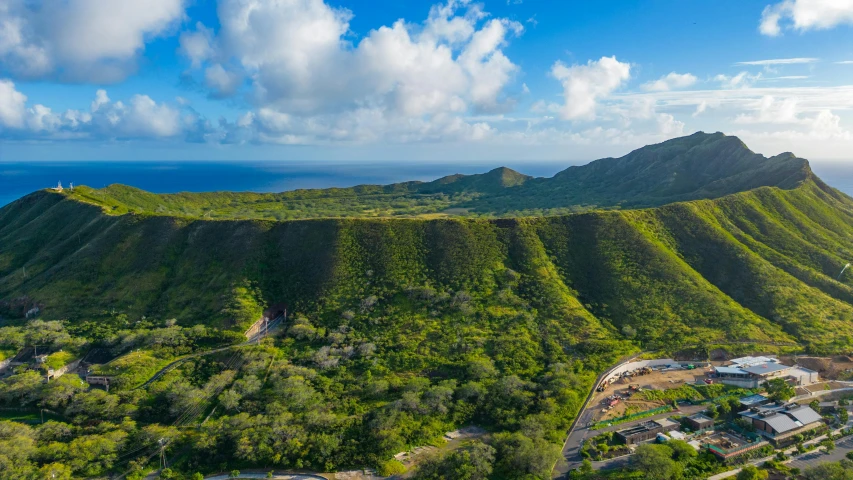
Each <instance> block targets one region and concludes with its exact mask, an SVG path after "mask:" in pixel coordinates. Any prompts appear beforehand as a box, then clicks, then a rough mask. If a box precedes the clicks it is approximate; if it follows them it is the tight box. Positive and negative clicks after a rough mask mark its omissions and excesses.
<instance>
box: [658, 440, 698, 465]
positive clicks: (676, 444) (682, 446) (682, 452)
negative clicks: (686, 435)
mask: <svg viewBox="0 0 853 480" xmlns="http://www.w3.org/2000/svg"><path fill="white" fill-rule="evenodd" d="M666 446H667V447H669V448H671V449H672V459H673V460H675V461H677V462H684V461H687V460H690V459H691V458H694V457H696V456H697V455H698V452H696V449H695V448H693V445H690V444H689V443H687V442H685V441H684V440H670V441H669V442H666Z"/></svg>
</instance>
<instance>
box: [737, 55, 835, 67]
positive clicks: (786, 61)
mask: <svg viewBox="0 0 853 480" xmlns="http://www.w3.org/2000/svg"><path fill="white" fill-rule="evenodd" d="M818 61H820V59H818V58H811V57H798V58H775V59H770V60H752V61H749V62H737V63H735V65H760V66H769V65H800V64H804V63H816V62H818Z"/></svg>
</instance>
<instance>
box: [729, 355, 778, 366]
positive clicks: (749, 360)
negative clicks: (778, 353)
mask: <svg viewBox="0 0 853 480" xmlns="http://www.w3.org/2000/svg"><path fill="white" fill-rule="evenodd" d="M778 362H779V360H778V359H776V358H772V357H740V358H735V359H733V360H732V364H733V365H739V366H741V367H749V366H752V365H760V364H762V363H778Z"/></svg>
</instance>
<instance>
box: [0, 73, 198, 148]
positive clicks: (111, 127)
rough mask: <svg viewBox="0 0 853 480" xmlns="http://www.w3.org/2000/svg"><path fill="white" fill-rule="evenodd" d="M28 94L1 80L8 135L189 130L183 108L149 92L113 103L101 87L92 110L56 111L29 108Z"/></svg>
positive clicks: (112, 135) (2, 121) (145, 134)
mask: <svg viewBox="0 0 853 480" xmlns="http://www.w3.org/2000/svg"><path fill="white" fill-rule="evenodd" d="M26 101H27V97H26V96H25V95H23V94H22V93H20V92H18V91H17V90H16V89H15V85H14V84H13V83H12V82H11V81H9V80H0V126H3V127H5V129H4V136H5V137H7V138H15V139H20V138H40V139H101V140H104V139H125V138H164V137H174V136H177V135H180V134H181V133H184V132H185V126H184V125H182V123H181V117H180V111H179V110H177V109H175V108H173V107H171V106H169V105H166V104H163V103H157V102H155V101H154V100H153V99H151V98H150V97H148V96H147V95H135V96H133V97H131V99H130V100H129V102H128V103H127V104H125V103H124V102H121V101H118V102H112V101H111V100H110V98H109V96H108V95H107V92H106V91H105V90H98V91H97V92H96V94H95V99H94V100H93V101H92V103H91V105H90V109H89V111H88V112H83V111H79V110H67V111H65V112H63V113H56V112H54V111H53V110H52V109H51V108H49V107H46V106H44V105H41V104H36V105H33V106H32V107H29V108H27V106H26Z"/></svg>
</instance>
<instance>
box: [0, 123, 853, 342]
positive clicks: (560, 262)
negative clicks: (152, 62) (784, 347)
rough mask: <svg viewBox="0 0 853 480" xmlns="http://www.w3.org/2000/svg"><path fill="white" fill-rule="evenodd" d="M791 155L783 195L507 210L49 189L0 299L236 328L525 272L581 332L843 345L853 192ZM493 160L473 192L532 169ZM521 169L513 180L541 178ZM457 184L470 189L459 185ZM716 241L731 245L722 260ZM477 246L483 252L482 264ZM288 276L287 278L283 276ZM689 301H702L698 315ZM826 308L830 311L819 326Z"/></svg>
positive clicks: (13, 214) (8, 233)
mask: <svg viewBox="0 0 853 480" xmlns="http://www.w3.org/2000/svg"><path fill="white" fill-rule="evenodd" d="M694 140H695V139H694ZM729 142H731V140H729ZM772 158H773V157H771V159H772ZM771 159H766V160H765V161H770V162H772V161H773V160H771ZM791 159H795V160H797V162H796V163H794V164H793V165H795V166H796V165H800V166H803V165H804V166H805V170H803V169H801V170H799V171H796V170H794V171H786V172H783V173H786V176H784V177H781V176H780V177H779V178H782V180H783V183H784V186H787V187H789V188H787V189H785V188H781V187H778V186H762V187H758V188H754V189H751V190H747V191H744V192H736V193H731V194H728V195H725V196H722V197H717V198H712V199H698V200H687V201H680V202H674V203H669V204H666V205H662V206H658V207H648V208H641V209H625V210H618V209H616V210H613V209H611V210H591V211H587V212H584V213H577V214H571V215H551V216H527V217H516V218H504V219H500V218H495V219H490V218H465V217H456V218H435V217H429V216H419V217H414V218H395V219H392V218H383V217H378V218H313V219H310V218H309V219H303V220H299V221H295V222H294V221H283V222H270V221H268V220H266V219H257V218H243V219H238V218H218V219H216V220H218V221H215V222H211V221H208V219H207V218H202V217H192V216H180V215H163V214H157V213H151V212H143V213H142V214H132V215H115V214H113V215H105V214H104V208H105V205H104V204H103V203H97V202H93V203H86V202H81V201H79V199H78V198H77V197H75V196H69V195H60V194H57V193H56V192H50V191H40V192H36V193H34V194H31V195H29V196H27V197H24V198H23V199H21V200H19V201H17V202H14V203H13V204H10V205H9V206H7V207H4V208H3V209H0V299H14V298H19V297H27V298H31V299H32V301H33V302H34V303H37V304H40V305H43V306H44V311H45V312H47V313H46V314H47V315H50V316H55V317H59V318H76V319H80V318H85V317H87V316H93V315H94V316H98V315H99V313H98V312H101V311H104V310H105V309H106V310H108V309H109V308H116V306H119V310H122V311H127V312H129V313H131V314H132V315H148V316H151V315H170V316H174V317H178V318H184V319H185V320H183V321H184V322H186V323H187V324H193V323H197V322H203V323H208V324H213V325H219V326H220V327H222V328H234V329H240V328H245V327H246V324H245V322H246V321H247V320H246V318H248V317H241V316H240V315H239V314H234V313H233V312H232V313H226V312H228V311H229V310H228V309H229V308H230V307H228V305H229V304H232V303H234V302H237V303H241V302H244V303H248V304H257V305H263V304H274V303H278V302H280V301H282V299H283V298H286V299H299V300H298V303H297V304H298V305H301V307H300V308H308V309H321V310H326V309H329V308H332V309H334V308H338V307H334V305H339V304H346V303H348V302H352V301H354V300H353V299H354V298H356V297H361V296H365V295H371V294H372V295H375V296H377V297H379V298H382V296H383V295H388V294H389V293H388V292H392V291H394V290H395V289H398V288H400V285H407V284H410V285H423V284H425V285H432V286H433V287H435V288H438V287H440V288H446V289H451V290H458V289H460V288H461V289H465V288H469V287H466V285H481V284H488V283H490V282H492V281H493V280H486V279H487V278H491V276H492V275H501V274H500V273H499V272H500V271H502V270H503V269H512V270H515V271H518V272H521V274H522V275H523V277H524V278H528V282H529V285H530V287H529V288H533V290H531V291H530V292H540V293H530V295H533V296H532V297H530V298H540V296H541V295H543V293H542V292H545V291H551V292H552V293H551V294H548V295H546V297H548V298H551V297H553V298H566V299H567V300H566V301H568V302H569V303H571V304H573V305H574V307H571V308H570V309H569V310H567V311H575V309H577V311H578V312H583V313H582V315H581V316H580V317H577V318H587V319H588V320H585V321H584V322H587V323H586V324H587V327H584V328H583V330H584V331H588V332H593V331H598V332H600V334H599V335H602V338H607V337H609V336H613V335H615V336H616V337H619V336H620V334H619V332H620V331H621V329H623V328H625V327H630V329H633V330H636V331H637V332H638V333H637V337H636V338H637V340H639V341H641V342H642V343H643V344H644V345H646V346H654V345H659V346H663V345H670V346H677V345H682V346H684V345H686V344H688V343H691V344H696V343H698V339H699V338H700V337H703V336H704V337H705V339H706V340H707V341H708V343H709V344H710V343H713V342H722V343H729V342H734V341H735V340H736V341H737V342H743V341H744V340H746V341H750V339H752V340H755V341H760V342H768V341H773V342H777V341H779V342H782V343H785V342H788V343H791V342H797V343H799V344H800V345H802V346H803V347H804V348H807V349H809V350H811V351H823V352H826V351H839V350H843V349H844V348H847V346H848V345H851V346H853V336H851V335H849V334H845V333H844V332H845V331H849V329H848V327H849V326H851V325H853V323H850V324H848V322H853V307H851V303H853V289H851V285H853V283H851V281H849V280H847V279H846V278H844V279H841V281H838V280H836V279H835V278H834V277H835V276H836V275H837V272H838V271H840V269H841V266H843V265H844V263H846V261H847V259H849V258H853V249H851V248H850V247H848V246H847V243H846V238H847V236H848V235H853V199H850V198H849V197H847V196H846V195H844V194H842V193H840V192H838V191H837V190H835V189H833V188H831V187H829V186H827V185H826V184H825V183H823V182H822V181H821V180H820V179H819V178H818V177H817V176H815V175H814V174H812V173H811V172H810V170H808V169H807V163H804V162H805V161H804V160H803V161H802V162H800V161H799V160H800V159H796V157H793V156H782V158H781V161H782V162H786V161H787V160H791ZM786 165H792V164H791V163H786ZM493 172H495V173H492V175H491V176H486V177H482V176H481V177H474V179H475V180H474V181H473V182H469V186H470V183H475V184H476V183H478V182H482V181H483V179H484V178H485V179H486V180H487V184H489V185H493V186H494V185H503V184H504V182H503V179H504V178H506V177H507V176H509V179H510V180H512V179H518V178H519V177H515V176H514V175H512V173H510V172H508V171H506V170H501V169H498V170H495V171H493ZM798 173H799V174H800V175H801V177H797V176H796V175H797V174H798ZM792 175H794V177H792ZM521 178H522V179H523V181H522V182H521V183H520V184H517V185H515V186H509V187H505V189H506V190H512V189H523V188H527V187H526V186H525V185H527V184H529V183H531V182H534V181H535V180H534V179H529V178H526V177H521ZM791 178H794V179H795V181H791ZM496 179H497V180H498V181H495V180H496ZM463 180H464V179H463ZM459 181H460V180H459V179H456V180H454V181H452V182H450V184H451V185H452V184H453V183H457V182H459ZM460 187H461V188H462V189H464V188H466V186H465V185H461V186H460V185H457V186H456V187H454V188H460ZM479 188H482V187H479ZM133 194H134V195H135V194H136V193H135V192H134V193H133ZM211 195H212V194H211ZM143 200H144V198H141V199H140V200H139V201H140V202H142V201H143ZM114 212H115V211H113V212H111V213H114ZM392 220H393V221H392ZM617 232H621V233H617ZM714 246H715V247H714ZM712 247H713V248H718V249H720V250H719V252H716V253H714V254H713V255H710V253H709V252H710V251H711V249H712ZM472 252H482V255H486V257H483V258H482V259H481V260H477V261H476V262H474V263H472V262H473V261H474V258H475V257H477V255H474V254H473V253H472ZM523 252H527V253H523ZM713 259H717V260H713ZM723 260H725V261H723ZM590 262H592V263H590ZM626 262H627V263H626ZM726 264H728V265H729V267H728V268H729V269H730V270H731V271H737V272H741V274H742V275H741V277H739V279H738V280H733V279H732V277H731V275H729V274H727V273H726V272H728V271H729V270H728V269H723V270H721V268H722V267H721V265H726ZM275 265H278V267H275ZM536 265H538V266H536ZM632 265H633V266H632ZM624 268H630V270H628V271H623V270H622V269H624ZM279 271H280V272H287V273H286V274H284V276H283V277H281V276H280V275H279V274H278V273H272V272H279ZM264 272H270V273H264ZM365 272H373V273H372V275H374V278H373V280H371V281H370V282H368V284H367V285H365V284H363V279H362V280H359V281H355V282H354V281H353V278H363V275H365ZM543 275H544V276H543ZM639 279H643V280H642V281H640V280H639ZM675 279H680V280H678V281H676V280H675ZM245 282H248V284H252V285H256V287H257V291H256V293H254V294H251V295H249V297H246V295H247V294H246V293H245V291H242V290H240V288H238V286H239V285H242V284H243V283H245ZM353 282H354V283H353ZM483 282H485V283H483ZM636 282H639V283H636ZM534 285H539V286H536V287H535V288H534V287H533V286H534ZM433 287H431V288H433ZM376 288H378V289H379V290H374V289H376ZM780 288H781V290H780ZM542 289H544V290H542ZM553 289H555V290H553ZM370 292H373V293H370ZM382 292H385V293H382ZM674 292H680V293H678V294H677V295H675V294H674ZM747 293H748V294H747ZM194 296H198V297H200V298H202V299H203V300H201V301H198V300H197V299H196V298H195V297H194ZM84 298H87V299H88V300H84ZM644 298H645V299H647V300H645V301H644V300H641V299H644ZM569 299H571V300H569ZM684 299H693V300H690V301H688V302H687V303H688V304H691V302H693V303H695V302H698V303H697V304H696V305H700V304H701V305H704V306H702V307H701V308H700V309H699V310H695V309H696V308H699V307H696V306H693V307H690V308H689V309H687V310H685V307H684V305H683V304H682V303H683V300H684ZM291 301H292V300H291ZM537 301H545V300H537ZM646 301H647V302H651V303H649V304H648V305H645V304H644V302H646ZM550 303H551V301H550V300H549V301H547V302H546V303H545V304H549V305H550ZM543 305H544V304H543ZM549 308H551V307H549ZM650 308H651V310H650ZM667 312H668V313H667ZM709 312H712V313H709ZM819 312H824V313H825V312H834V313H833V316H832V318H830V317H826V318H824V320H819V319H820V318H822V317H820V316H819V315H818V314H819ZM559 315H562V314H559ZM559 315H558V316H559ZM821 315H823V313H821ZM571 316H572V317H575V316H576V314H571ZM667 316H670V317H669V320H664V318H668V317H667ZM836 317H837V318H836ZM241 318H242V320H241ZM201 319H205V320H201ZM590 322H591V323H590ZM821 322H823V323H825V325H823V326H821ZM596 325H597V326H596ZM829 326H832V328H829ZM605 332H610V333H605ZM665 332H666V333H665ZM673 335H675V336H673ZM768 335H769V336H768Z"/></svg>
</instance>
